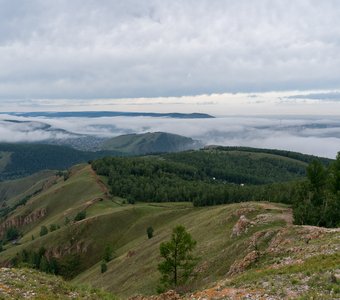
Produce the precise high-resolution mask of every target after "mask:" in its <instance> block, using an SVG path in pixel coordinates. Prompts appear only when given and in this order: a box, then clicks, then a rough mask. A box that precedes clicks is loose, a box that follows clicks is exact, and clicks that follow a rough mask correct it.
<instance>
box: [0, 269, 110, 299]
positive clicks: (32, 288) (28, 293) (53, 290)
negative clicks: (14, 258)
mask: <svg viewBox="0 0 340 300" xmlns="http://www.w3.org/2000/svg"><path fill="white" fill-rule="evenodd" d="M0 298H1V299H44V300H56V299H60V300H63V299H93V300H97V299H98V300H99V299H106V300H114V299H117V298H116V297H114V296H113V295H111V294H109V293H106V292H103V291H100V290H96V289H93V288H89V287H84V286H82V287H78V286H75V285H72V284H69V283H66V282H65V281H63V280H62V279H61V278H59V277H56V276H51V275H47V274H44V273H40V272H37V271H34V270H32V269H9V268H0Z"/></svg>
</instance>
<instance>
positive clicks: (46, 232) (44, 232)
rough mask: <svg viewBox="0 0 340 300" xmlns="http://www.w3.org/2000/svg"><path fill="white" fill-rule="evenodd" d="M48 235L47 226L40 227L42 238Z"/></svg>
mask: <svg viewBox="0 0 340 300" xmlns="http://www.w3.org/2000/svg"><path fill="white" fill-rule="evenodd" d="M46 234H48V229H47V227H46V226H41V227H40V236H44V235H46Z"/></svg>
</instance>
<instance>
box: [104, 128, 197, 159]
mask: <svg viewBox="0 0 340 300" xmlns="http://www.w3.org/2000/svg"><path fill="white" fill-rule="evenodd" d="M200 146H202V144H201V143H200V142H199V141H195V140H193V139H191V138H187V137H184V136H181V135H177V134H171V133H166V132H148V133H143V134H126V135H121V136H118V137H115V138H112V139H109V140H107V141H105V142H104V143H103V146H102V149H103V150H114V151H118V152H123V153H129V154H134V155H141V154H148V153H161V152H179V151H184V150H189V149H198V148H199V147H200Z"/></svg>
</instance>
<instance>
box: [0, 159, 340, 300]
mask: <svg viewBox="0 0 340 300" xmlns="http://www.w3.org/2000/svg"><path fill="white" fill-rule="evenodd" d="M99 179H100V180H101V182H104V183H105V179H103V178H99ZM93 199H102V200H98V201H96V202H93V201H92V200H93ZM41 208H46V210H47V215H46V216H45V217H44V218H42V219H39V220H36V221H35V222H33V223H31V224H28V225H26V226H24V227H22V232H23V233H24V236H23V238H22V239H21V240H20V243H21V245H16V246H13V245H10V246H9V247H8V246H7V247H8V249H6V251H4V252H2V253H1V257H0V261H6V260H8V259H10V258H12V257H13V256H15V254H16V253H17V252H19V251H20V250H22V249H24V248H27V249H38V248H39V247H41V246H44V247H46V248H48V249H50V250H51V251H54V252H57V253H65V252H68V251H70V252H71V253H78V254H79V255H80V258H81V268H80V273H79V274H78V276H76V277H75V278H74V279H73V280H72V283H74V284H84V283H85V284H91V285H92V286H94V287H96V288H99V289H104V290H107V291H111V292H113V293H114V294H115V295H118V296H119V297H122V298H123V299H125V298H127V297H129V296H131V295H134V294H146V295H150V294H154V293H156V289H157V285H158V282H159V277H160V275H159V273H158V270H157V265H158V263H159V262H160V256H159V245H160V243H161V242H163V241H166V240H168V239H169V238H170V235H171V230H172V228H173V227H175V226H176V225H179V224H181V225H184V226H185V227H186V228H187V230H188V231H189V232H190V233H191V234H192V236H193V238H194V239H195V240H196V241H197V248H196V250H195V255H196V256H197V257H198V258H199V260H198V265H197V267H196V273H195V274H196V276H195V278H193V279H192V280H191V281H190V282H189V284H188V286H189V290H190V289H191V290H196V289H202V288H204V287H208V286H210V285H212V284H213V283H214V282H216V281H218V280H223V279H224V278H226V277H227V276H228V275H227V274H228V272H229V270H230V267H231V266H232V265H233V264H234V263H235V261H241V260H242V259H243V258H244V257H245V256H246V255H247V254H248V253H249V252H250V251H252V250H253V248H251V245H252V243H251V240H252V238H254V236H256V235H257V234H260V233H264V234H265V233H268V232H269V234H268V235H264V236H265V237H263V238H260V239H259V240H258V246H259V250H260V251H261V252H263V253H265V251H267V249H268V248H269V246H270V244H271V242H272V240H273V239H275V237H276V236H277V234H278V233H279V232H280V231H281V230H285V231H284V232H285V233H284V238H286V239H288V240H289V241H290V244H288V246H287V249H283V251H282V252H280V253H274V254H270V253H265V255H263V256H260V259H259V261H257V262H255V263H253V264H251V265H250V266H249V267H247V269H246V270H245V273H244V274H243V275H241V276H236V277H234V278H233V279H232V281H231V282H232V284H233V285H234V286H243V285H246V286H250V287H254V286H256V287H258V286H261V282H262V281H263V280H268V281H270V280H272V279H271V278H272V277H273V278H276V277H278V278H280V280H281V282H283V283H285V284H287V285H291V286H294V287H296V288H298V287H299V286H300V285H301V282H302V281H301V279H300V278H299V277H298V276H296V277H291V274H295V275H296V274H302V273H304V272H305V271H308V272H310V274H320V276H321V277H320V278H321V281H318V279H317V278H314V279H313V280H314V282H315V283H314V284H315V285H316V284H319V283H320V282H321V283H320V284H324V288H325V290H327V289H331V290H336V288H334V289H333V286H332V284H333V283H330V284H331V285H327V283H326V281H324V280H323V279H322V278H324V277H323V276H326V275H327V274H326V273H327V272H330V271H332V270H334V269H336V268H338V267H339V265H340V261H339V254H338V256H336V255H335V254H330V256H327V255H326V256H325V257H321V256H320V257H318V258H317V257H315V258H314V257H311V258H308V260H306V261H305V262H304V264H301V265H293V266H284V267H281V268H279V269H270V268H268V266H271V265H273V264H275V262H276V261H278V262H280V261H282V260H283V259H284V258H286V257H292V258H294V259H295V258H299V256H298V255H300V254H296V257H295V256H294V255H295V254H294V252H292V251H291V252H290V251H289V249H288V248H289V247H299V248H303V247H305V249H306V250H303V252H301V255H304V254H308V255H310V253H312V252H313V251H314V252H321V250H320V249H324V248H322V247H325V245H326V248H328V249H335V248H334V247H336V245H337V244H338V242H339V240H338V239H337V236H338V235H337V233H329V234H326V235H324V236H322V237H320V238H318V239H315V240H311V241H310V242H309V244H308V245H305V242H304V240H303V239H302V238H300V237H301V235H302V234H301V233H299V230H300V229H301V228H300V227H294V226H290V227H286V223H285V221H284V219H282V216H283V215H285V214H289V213H290V210H289V207H287V206H286V205H282V204H274V203H260V202H248V203H235V204H230V205H221V206H214V207H200V208H194V207H193V206H192V204H191V203H136V204H135V205H130V204H125V203H124V199H120V198H116V197H113V198H112V197H110V196H107V195H106V194H105V191H104V190H103V187H102V185H101V184H99V183H98V177H96V176H95V174H93V172H92V171H91V169H90V166H88V165H81V166H77V167H75V168H73V169H72V176H71V177H70V178H69V179H68V180H67V181H63V180H62V179H60V180H59V181H58V182H57V183H56V184H55V185H53V186H51V187H50V188H49V189H48V190H46V191H43V192H42V193H40V194H38V195H36V196H35V197H33V198H32V199H31V200H30V201H29V202H28V203H27V205H26V206H24V207H21V208H20V209H18V210H17V211H16V214H15V215H14V216H20V215H24V214H26V213H27V212H29V211H31V212H34V211H36V210H39V209H41ZM83 209H86V212H87V217H86V219H85V220H82V221H79V222H76V223H73V222H71V223H70V224H69V225H67V226H66V225H65V224H64V219H65V217H66V216H68V217H69V218H70V219H71V220H72V219H73V217H74V216H75V214H76V213H77V212H78V211H80V210H83ZM239 211H242V214H245V215H246V217H247V218H248V219H250V220H256V217H257V216H258V215H259V214H268V215H270V216H272V218H270V219H269V221H268V222H262V223H258V224H254V225H253V226H252V227H250V228H249V230H248V231H247V232H246V233H244V234H242V235H240V236H239V237H232V236H231V233H232V229H233V226H234V225H235V223H236V222H237V221H238V219H239ZM51 223H55V224H59V225H60V226H61V228H60V229H58V230H56V231H54V232H51V233H48V234H47V235H46V236H43V237H39V231H40V226H41V225H46V226H49V225H50V224H51ZM148 226H152V227H153V228H154V237H153V238H152V239H148V238H147V234H146V229H147V227H148ZM32 235H34V236H35V240H34V241H32V240H31V236H32ZM107 244H110V245H112V247H113V249H114V252H115V257H114V259H113V260H112V261H110V262H109V263H108V264H107V266H108V270H107V272H105V273H103V274H102V273H101V272H100V264H101V262H102V259H103V254H104V249H105V246H106V245H107ZM303 249H304V248H303ZM308 251H309V252H308ZM306 257H307V256H306ZM320 266H321V269H319V268H320ZM299 276H300V275H299ZM305 276H309V277H311V276H312V275H305ZM326 277H327V276H326ZM282 278H283V279H282ZM313 280H312V277H311V282H313ZM292 282H293V283H294V284H292ZM322 282H324V283H322ZM333 285H334V284H333ZM271 289H272V290H273V291H275V290H276V291H277V292H278V293H283V291H282V287H280V286H275V284H274V285H273V286H271ZM311 292H313V290H311ZM47 299H48V298H47Z"/></svg>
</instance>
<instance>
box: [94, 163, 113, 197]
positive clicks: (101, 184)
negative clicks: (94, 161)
mask: <svg viewBox="0 0 340 300" xmlns="http://www.w3.org/2000/svg"><path fill="white" fill-rule="evenodd" d="M89 168H90V172H91V175H92V176H93V178H94V179H95V181H96V183H97V184H98V186H99V188H100V189H101V191H102V192H103V194H104V195H105V197H107V198H109V195H110V191H109V189H108V188H107V186H106V185H105V183H104V182H103V181H102V180H101V179H100V178H99V176H98V175H97V173H96V172H95V171H94V170H93V169H92V167H91V166H89Z"/></svg>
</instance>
